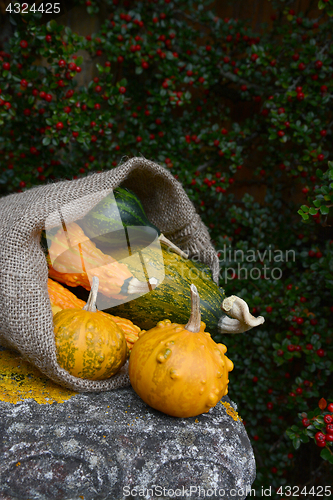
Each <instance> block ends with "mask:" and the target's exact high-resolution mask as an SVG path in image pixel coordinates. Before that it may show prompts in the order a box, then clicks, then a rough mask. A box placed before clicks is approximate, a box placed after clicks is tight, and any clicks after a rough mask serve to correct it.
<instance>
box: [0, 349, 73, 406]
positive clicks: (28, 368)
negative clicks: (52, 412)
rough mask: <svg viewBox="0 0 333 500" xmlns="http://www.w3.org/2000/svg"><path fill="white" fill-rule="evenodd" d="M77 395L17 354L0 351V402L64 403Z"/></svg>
mask: <svg viewBox="0 0 333 500" xmlns="http://www.w3.org/2000/svg"><path fill="white" fill-rule="evenodd" d="M75 394H77V393H76V392H74V391H70V390H69V389H65V388H64V387H61V386H60V385H57V384H56V383H55V382H53V381H52V380H50V379H49V378H47V377H46V376H45V375H43V374H42V373H41V372H40V371H39V370H38V369H37V368H35V367H34V366H33V365H32V364H30V363H29V362H28V361H25V360H24V359H23V358H22V356H20V354H18V353H17V352H14V351H9V350H5V351H0V401H5V402H6V403H13V404H16V403H18V402H19V401H23V400H24V399H34V400H35V401H36V402H37V403H38V404H52V403H63V402H64V401H66V400H68V399H70V398H71V397H72V396H75Z"/></svg>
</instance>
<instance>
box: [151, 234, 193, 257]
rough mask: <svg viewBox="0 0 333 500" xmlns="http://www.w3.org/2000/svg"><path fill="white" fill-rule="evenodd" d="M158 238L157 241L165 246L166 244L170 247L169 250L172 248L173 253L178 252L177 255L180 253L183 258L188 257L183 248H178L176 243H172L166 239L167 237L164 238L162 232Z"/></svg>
mask: <svg viewBox="0 0 333 500" xmlns="http://www.w3.org/2000/svg"><path fill="white" fill-rule="evenodd" d="M158 239H159V241H160V242H161V243H164V245H165V246H167V247H168V248H170V250H173V251H174V252H175V253H178V255H180V256H181V257H183V258H184V259H187V258H188V255H187V253H185V252H183V250H181V249H180V248H178V247H177V245H175V244H174V243H172V241H170V240H168V238H166V237H165V236H164V234H162V233H161V234H160V236H159V238H158Z"/></svg>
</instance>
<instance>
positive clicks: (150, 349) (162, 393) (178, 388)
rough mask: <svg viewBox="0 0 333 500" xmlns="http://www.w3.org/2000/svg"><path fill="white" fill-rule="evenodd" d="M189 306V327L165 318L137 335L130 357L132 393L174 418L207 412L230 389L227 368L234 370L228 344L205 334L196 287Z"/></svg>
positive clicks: (192, 292) (193, 288) (192, 291)
mask: <svg viewBox="0 0 333 500" xmlns="http://www.w3.org/2000/svg"><path fill="white" fill-rule="evenodd" d="M191 305H192V308H191V317H190V320H189V322H188V323H187V325H185V326H184V325H178V324H176V323H171V322H170V320H164V321H160V322H159V323H157V325H156V327H155V328H152V329H151V330H148V331H147V332H144V333H143V334H140V335H139V340H138V341H137V342H136V343H135V344H134V346H133V349H132V352H131V356H130V361H129V377H130V381H131V384H132V387H133V389H134V390H135V392H136V393H137V394H138V395H139V396H140V398H141V399H143V401H145V403H147V404H148V405H149V406H151V407H152V408H155V409H156V410H159V411H161V412H163V413H166V414H167V415H171V416H173V417H182V418H186V417H195V416H196V415H200V414H201V413H207V412H208V411H209V409H210V408H212V407H214V406H215V405H216V404H217V403H218V401H219V400H220V399H221V398H222V396H225V395H226V394H227V393H228V382H229V380H228V372H229V371H231V370H232V369H233V363H232V361H230V359H228V358H227V356H225V352H226V351H227V348H226V346H225V345H223V344H216V343H215V342H214V341H213V339H212V338H211V336H210V334H209V333H208V332H205V326H206V325H205V323H203V322H202V321H201V315H200V297H199V295H198V293H197V289H196V287H195V286H194V285H191Z"/></svg>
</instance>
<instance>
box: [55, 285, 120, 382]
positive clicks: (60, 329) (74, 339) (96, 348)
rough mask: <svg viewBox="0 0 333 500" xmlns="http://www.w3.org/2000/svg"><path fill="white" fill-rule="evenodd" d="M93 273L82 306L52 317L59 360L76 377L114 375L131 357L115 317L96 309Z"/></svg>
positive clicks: (97, 377) (96, 289)
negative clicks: (89, 290) (90, 285)
mask: <svg viewBox="0 0 333 500" xmlns="http://www.w3.org/2000/svg"><path fill="white" fill-rule="evenodd" d="M97 292H98V278H97V277H95V276H94V278H93V283H92V287H91V292H90V295H89V298H88V301H87V304H86V305H85V306H84V307H83V309H63V310H61V311H59V312H57V313H56V314H55V316H54V317H53V322H54V334H55V343H56V348H57V360H58V363H59V365H60V366H61V367H62V368H64V369H65V370H67V371H68V372H69V373H70V374H71V375H74V376H75V377H79V378H84V379H90V380H103V379H106V378H109V377H111V376H112V375H115V374H116V373H117V372H118V371H119V370H120V368H121V367H122V366H123V364H124V363H125V361H126V359H127V357H128V348H127V344H126V339H125V336H124V333H123V331H122V330H121V328H120V327H119V326H118V325H117V324H116V323H115V322H114V321H113V319H112V318H111V317H110V316H109V315H107V314H105V313H104V314H103V313H101V312H99V311H97V309H96V305H95V304H96V296H97Z"/></svg>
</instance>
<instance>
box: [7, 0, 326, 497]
mask: <svg viewBox="0 0 333 500" xmlns="http://www.w3.org/2000/svg"><path fill="white" fill-rule="evenodd" d="M85 3H86V6H87V11H88V13H90V14H92V15H98V11H99V6H100V2H97V1H95V0H91V1H87V2H85ZM324 3H325V2H324ZM103 5H104V9H105V11H106V12H107V16H106V17H105V19H104V21H103V22H102V26H101V29H100V32H98V33H94V34H91V35H89V36H86V37H83V36H80V35H78V34H76V33H73V32H72V31H71V29H70V28H69V27H63V26H60V25H58V24H57V23H56V22H55V21H54V20H51V21H49V22H47V24H42V22H41V14H37V13H35V14H33V13H30V14H27V15H24V16H21V15H19V14H12V16H11V20H12V23H13V35H12V36H11V37H10V39H9V40H8V42H7V43H6V45H5V46H4V47H3V51H2V52H1V53H0V55H1V58H2V62H1V65H2V72H1V75H0V89H1V95H0V99H1V100H0V124H1V127H2V134H1V137H0V153H1V157H0V158H1V167H2V171H1V174H0V184H1V191H2V194H7V193H11V192H15V191H18V190H23V189H26V188H29V187H31V186H34V185H36V184H39V183H45V182H52V181H54V180H56V179H58V178H73V177H74V178H75V177H79V176H84V175H86V174H87V172H89V171H93V170H98V171H99V170H103V169H109V168H113V167H114V166H116V165H118V164H119V163H120V162H121V160H122V158H123V156H124V155H128V156H139V155H143V156H145V157H146V158H149V159H152V160H154V161H157V162H159V163H160V164H161V165H163V166H164V167H165V168H167V169H169V170H170V171H171V172H172V173H173V174H174V175H175V177H176V178H178V179H179V181H180V182H181V183H182V184H183V185H184V187H185V189H186V190H187V193H188V194H189V196H190V198H191V199H192V200H193V202H194V203H195V205H196V207H197V209H198V212H199V213H200V215H201V216H202V218H203V220H204V222H205V223H206V224H207V226H208V228H209V229H210V232H211V237H212V240H213V242H214V244H215V246H216V248H217V249H218V251H219V254H220V261H221V280H220V284H221V286H223V287H224V288H225V289H226V292H227V294H228V295H231V294H236V295H238V296H241V297H242V298H244V299H245V300H246V301H247V302H248V303H249V304H250V306H251V310H252V313H253V314H254V315H258V314H261V315H263V316H265V318H266V322H265V324H264V325H263V326H261V327H260V328H256V329H254V330H251V331H250V332H248V333H245V334H241V335H237V336H234V337H232V336H230V337H228V336H226V337H225V338H224V342H225V343H226V344H227V345H228V353H229V356H230V358H231V359H232V360H233V361H234V363H235V369H234V372H233V373H232V374H231V377H230V380H231V382H230V397H231V398H232V399H233V400H235V401H236V402H237V404H238V410H239V412H240V414H241V415H242V417H243V418H244V421H245V425H246V428H247V431H248V434H249V436H250V439H251V441H252V444H253V447H254V451H255V455H256V460H257V480H256V483H255V485H254V487H256V488H257V494H259V493H260V486H264V487H268V486H272V488H273V490H274V488H275V489H278V488H279V486H281V485H291V486H293V485H300V486H303V485H305V484H307V485H310V486H311V485H318V484H320V485H325V484H328V485H329V484H330V481H329V477H330V474H331V473H332V469H331V466H330V464H329V461H331V456H332V447H331V443H330V442H329V441H327V442H326V443H325V450H327V451H326V452H325V454H324V455H322V456H323V458H324V459H325V460H324V461H321V459H320V453H321V452H322V451H323V450H322V449H321V447H319V446H318V447H316V446H315V445H314V444H313V442H311V441H309V442H308V443H306V442H307V440H308V438H309V435H306V434H305V433H304V432H303V431H300V430H295V429H296V427H297V423H298V415H299V414H301V415H302V414H305V413H306V414H307V415H308V416H309V415H310V412H311V411H314V410H312V408H315V407H317V405H318V401H319V399H320V398H322V397H325V398H326V399H328V400H329V401H331V400H332V397H333V396H332V389H331V387H332V368H333V350H332V341H333V336H332V326H331V325H332V316H333V308H332V300H331V296H332V284H333V268H332V262H333V261H332V259H331V254H332V245H333V241H332V240H330V238H331V237H332V236H331V234H330V232H329V231H330V227H329V223H330V206H329V205H330V201H331V199H332V184H331V183H330V182H331V181H332V174H331V168H332V167H331V166H330V170H329V172H330V173H327V174H325V173H324V172H325V171H326V169H327V161H328V160H329V158H330V156H331V153H332V107H331V102H332V97H331V96H332V89H333V80H332V74H333V66H332V43H331V42H332V26H333V24H332V23H333V20H332V19H331V18H329V17H327V16H326V15H325V10H324V11H323V12H324V14H322V13H321V12H320V11H319V10H317V11H315V12H313V13H312V14H314V18H311V19H310V18H309V17H307V16H306V15H305V14H304V13H302V12H297V13H296V12H295V10H294V9H290V8H289V7H286V3H284V2H275V3H274V6H275V9H276V13H275V14H274V15H273V16H272V18H271V21H270V24H269V25H266V26H264V27H263V29H262V30H261V33H260V34H258V33H253V32H252V30H251V28H250V27H249V25H248V23H247V22H245V21H242V20H239V19H227V18H225V19H222V18H219V17H218V16H217V15H216V12H215V11H214V8H213V7H212V6H211V5H210V2H207V1H200V2H197V3H195V2H192V1H190V0H183V1H182V2H181V8H180V6H179V3H178V2H174V1H172V0H155V1H148V2H147V1H146V2H141V1H135V2H134V1H127V2H126V1H124V2H118V1H116V0H114V1H106V2H104V4H103ZM82 50H83V51H84V52H83V54H84V56H77V54H76V53H77V52H78V51H82ZM89 57H91V58H93V60H94V61H95V62H96V77H94V78H93V80H92V81H90V82H89V83H88V84H87V85H84V86H82V87H80V86H78V84H77V79H76V75H77V73H80V72H81V69H82V70H84V68H85V64H86V61H87V59H88V58H89ZM35 63H36V64H35ZM313 196H315V201H314V202H313V205H314V206H313V207H312V206H311V207H309V205H310V204H312V202H311V201H310V200H311V199H312V198H313ZM307 197H309V198H308V199H307ZM300 205H302V207H301V209H299V206H300ZM298 209H299V210H300V211H299V213H300V214H301V215H302V216H303V218H304V219H306V220H305V221H302V219H301V217H300V216H299V215H298V214H297V210H298ZM314 415H315V414H314ZM302 418H305V417H302ZM311 418H312V417H311ZM297 428H298V427H297ZM310 430H311V429H310ZM288 436H289V437H291V438H292V441H290V439H289V437H288ZM301 441H302V442H304V443H305V444H303V445H302V446H301V448H300V450H299V451H295V450H294V448H293V446H292V444H294V446H295V448H296V449H298V448H299V446H300V443H301ZM302 449H306V459H305V458H304V456H305V455H304V453H302V451H301V450H302ZM309 457H310V458H309ZM328 459H329V460H328Z"/></svg>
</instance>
